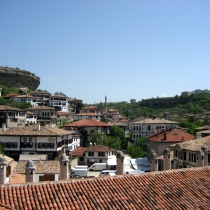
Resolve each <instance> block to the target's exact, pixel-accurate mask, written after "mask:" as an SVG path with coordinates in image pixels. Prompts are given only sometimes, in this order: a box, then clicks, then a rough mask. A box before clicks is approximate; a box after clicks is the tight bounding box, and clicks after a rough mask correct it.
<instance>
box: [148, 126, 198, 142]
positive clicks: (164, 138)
mask: <svg viewBox="0 0 210 210" xmlns="http://www.w3.org/2000/svg"><path fill="white" fill-rule="evenodd" d="M147 139H148V140H150V141H156V142H169V141H170V142H184V141H189V140H192V139H195V136H193V135H191V134H189V133H186V132H184V131H181V130H178V129H168V130H162V131H160V132H159V133H155V134H152V135H150V136H148V137H147Z"/></svg>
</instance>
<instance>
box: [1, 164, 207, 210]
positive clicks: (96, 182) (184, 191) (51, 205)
mask: <svg viewBox="0 0 210 210" xmlns="http://www.w3.org/2000/svg"><path fill="white" fill-rule="evenodd" d="M209 174H210V167H203V168H191V169H179V170H171V171H163V172H155V173H146V174H144V175H124V176H117V177H111V178H95V179H82V180H75V181H74V180H73V181H72V180H67V181H57V182H40V183H27V184H22V185H1V186H0V203H1V204H2V205H7V206H10V207H13V208H15V209H24V210H28V209H29V210H32V209H37V210H38V209H40V210H41V209H55V210H61V209H62V210H67V209H72V210H76V209H87V210H88V209H91V210H98V209H100V210H101V209H102V210H105V209H110V210H112V209H113V210H114V209H116V210H121V209H130V210H135V209H136V210H139V209H147V210H150V209H176V210H182V209H209V203H210V176H209Z"/></svg>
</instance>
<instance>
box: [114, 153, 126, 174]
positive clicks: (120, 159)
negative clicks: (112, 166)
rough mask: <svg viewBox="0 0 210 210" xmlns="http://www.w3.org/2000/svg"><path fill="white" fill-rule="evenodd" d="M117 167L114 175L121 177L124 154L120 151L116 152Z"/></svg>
mask: <svg viewBox="0 0 210 210" xmlns="http://www.w3.org/2000/svg"><path fill="white" fill-rule="evenodd" d="M116 158H117V166H116V174H117V175H123V174H124V158H125V156H124V154H123V152H121V151H118V152H117V156H116Z"/></svg>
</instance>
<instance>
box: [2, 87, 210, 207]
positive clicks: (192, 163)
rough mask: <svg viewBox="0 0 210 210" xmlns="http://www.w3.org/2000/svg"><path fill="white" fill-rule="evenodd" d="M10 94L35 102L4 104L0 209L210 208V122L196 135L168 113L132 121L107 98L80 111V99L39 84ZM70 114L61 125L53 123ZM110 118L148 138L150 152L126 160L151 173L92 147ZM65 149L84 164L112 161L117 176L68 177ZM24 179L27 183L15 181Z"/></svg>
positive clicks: (114, 153) (113, 152) (134, 135)
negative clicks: (166, 116)
mask: <svg viewBox="0 0 210 210" xmlns="http://www.w3.org/2000/svg"><path fill="white" fill-rule="evenodd" d="M26 96H27V95H26ZM7 97H9V96H7ZM11 97H13V98H10V99H12V100H16V101H18V100H19V102H21V100H22V99H24V100H22V102H30V101H31V103H33V105H32V107H30V108H28V109H26V110H21V109H17V108H14V107H10V106H4V105H0V125H1V131H0V143H1V146H2V147H3V149H4V151H5V152H6V154H7V156H6V155H5V156H3V155H1V156H0V184H1V185H0V190H1V196H0V209H1V208H5V209H58V208H60V209H183V208H187V209H208V205H209V201H210V197H209V196H208V195H209V194H210V188H209V187H208V186H209V184H210V178H209V173H210V168H209V167H208V165H209V164H210V154H209V153H208V150H209V149H210V143H209V142H210V135H209V134H210V127H208V126H205V127H201V128H198V129H197V133H196V136H193V135H191V134H189V133H188V131H187V130H186V129H182V128H179V127H178V123H177V122H174V121H170V120H166V119H159V118H152V119H150V118H145V117H140V118H136V119H134V120H132V121H129V120H128V119H126V117H123V116H121V115H120V114H119V112H118V110H115V109H108V108H107V103H106V98H105V110H103V111H101V110H100V109H99V108H97V107H95V106H92V105H91V106H85V107H83V108H82V109H81V110H80V113H78V114H76V112H75V110H76V107H75V104H76V102H77V99H69V98H66V97H65V96H50V95H48V94H47V93H46V92H40V91H35V92H33V93H31V94H30V97H29V96H28V98H24V97H17V96H11ZM28 99H30V100H28ZM33 100H36V101H33ZM69 107H72V108H71V110H74V111H73V112H74V114H73V115H72V113H71V112H70V111H69V110H70V108H69ZM102 115H103V116H104V117H105V119H106V122H101V121H100V120H101V116H102ZM69 116H71V117H72V119H71V120H69V123H67V124H65V129H59V128H58V127H57V126H56V122H57V121H58V120H61V119H69ZM70 121H72V122H70ZM113 125H117V126H119V127H121V128H122V129H123V130H124V131H125V134H126V135H127V134H128V133H129V132H132V141H133V142H135V141H136V140H137V139H138V138H139V137H147V157H145V158H142V159H133V160H129V167H131V166H132V168H133V169H136V170H143V171H145V172H147V171H150V173H144V174H141V175H135V176H134V175H128V174H125V173H124V172H125V159H126V158H125V156H124V154H123V153H122V152H119V151H116V150H115V149H113V148H109V147H105V146H100V145H89V146H88V144H87V142H88V139H89V138H90V135H91V134H92V133H94V132H96V131H99V132H103V133H105V134H107V135H109V133H110V129H111V126H113ZM66 155H70V157H77V158H78V164H80V165H90V164H92V163H93V162H94V163H108V162H110V163H109V165H110V166H111V165H112V164H113V162H115V163H114V165H116V176H115V177H111V178H110V177H109V178H89V179H87V180H86V179H80V180H69V158H68V156H66ZM8 156H9V157H8ZM16 160H18V162H16ZM113 160H114V161H113ZM171 169H173V170H171ZM15 179H16V180H15ZM17 179H18V180H17ZM21 180H22V183H25V182H26V184H21V185H20V184H17V183H20V181H21ZM13 183H14V185H13ZM183 183H184V184H183ZM20 191H21V194H20ZM183 191H184V193H181V192H183ZM201 192H203V193H205V196H204V195H201ZM199 193H200V194H199ZM17 198H18V199H17ZM134 198H135V199H134ZM189 201H190V202H189Z"/></svg>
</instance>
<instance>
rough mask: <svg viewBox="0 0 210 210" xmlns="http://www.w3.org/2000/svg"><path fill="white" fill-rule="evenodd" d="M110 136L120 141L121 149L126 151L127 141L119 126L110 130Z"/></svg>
mask: <svg viewBox="0 0 210 210" xmlns="http://www.w3.org/2000/svg"><path fill="white" fill-rule="evenodd" d="M110 136H112V137H115V138H116V139H119V140H120V142H121V148H122V149H126V139H125V132H124V130H123V129H122V128H120V127H119V126H116V125H113V126H112V127H111V130H110Z"/></svg>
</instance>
